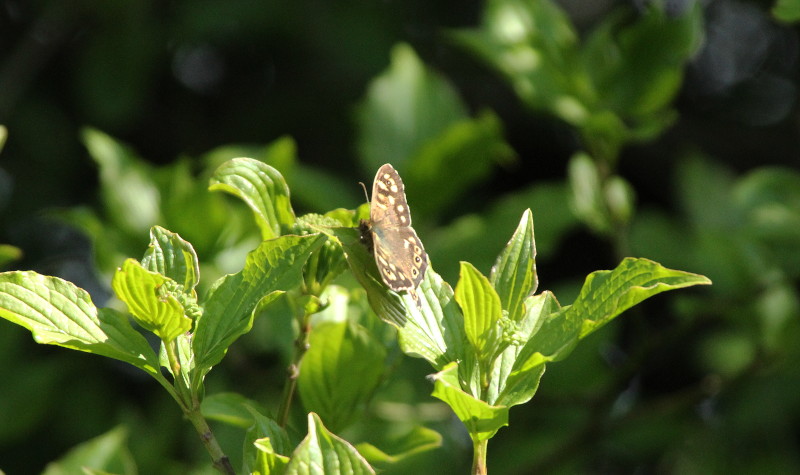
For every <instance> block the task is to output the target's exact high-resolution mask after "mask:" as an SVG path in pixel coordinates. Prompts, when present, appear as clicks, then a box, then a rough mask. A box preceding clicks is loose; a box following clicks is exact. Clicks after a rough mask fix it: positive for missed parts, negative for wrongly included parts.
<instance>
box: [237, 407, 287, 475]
mask: <svg viewBox="0 0 800 475" xmlns="http://www.w3.org/2000/svg"><path fill="white" fill-rule="evenodd" d="M250 412H251V417H252V418H253V420H254V423H253V425H252V427H250V429H248V430H247V434H246V435H245V438H244V463H245V465H244V473H251V474H263V475H269V474H275V475H280V474H283V473H284V468H285V467H286V465H288V463H289V457H287V456H286V455H288V454H289V451H290V450H291V449H292V447H290V445H289V436H288V435H287V434H286V431H285V430H284V429H283V428H281V427H280V426H279V425H278V423H277V422H275V421H273V420H272V419H270V418H269V417H266V416H264V415H263V414H261V413H259V412H257V411H255V410H252V409H251V410H250Z"/></svg>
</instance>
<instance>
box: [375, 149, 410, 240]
mask: <svg viewBox="0 0 800 475" xmlns="http://www.w3.org/2000/svg"><path fill="white" fill-rule="evenodd" d="M369 214H370V216H369V217H370V221H372V225H373V226H375V225H377V226H380V227H383V228H390V227H396V226H400V227H403V226H411V212H410V211H409V210H408V203H407V202H406V193H405V189H404V187H403V180H402V179H401V178H400V175H399V174H398V173H397V171H396V170H395V169H394V168H393V167H392V166H391V165H389V164H388V163H387V164H386V165H383V166H382V167H380V168H379V169H378V173H376V174H375V181H374V182H373V183H372V202H371V203H370V213H369Z"/></svg>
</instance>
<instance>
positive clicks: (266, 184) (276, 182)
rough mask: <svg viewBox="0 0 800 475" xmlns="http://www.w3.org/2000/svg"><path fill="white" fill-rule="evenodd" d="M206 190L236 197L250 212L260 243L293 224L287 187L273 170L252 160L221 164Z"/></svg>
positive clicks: (237, 160) (279, 233) (238, 160)
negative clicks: (259, 236) (259, 233)
mask: <svg viewBox="0 0 800 475" xmlns="http://www.w3.org/2000/svg"><path fill="white" fill-rule="evenodd" d="M209 189H210V190H212V191H213V190H221V191H225V192H227V193H231V194H232V195H234V196H237V197H239V198H240V199H241V200H243V201H244V202H245V203H247V206H249V207H250V209H251V210H252V211H253V213H254V215H255V218H256V223H257V224H258V227H259V229H260V230H261V238H262V239H265V240H266V239H272V238H275V237H278V236H280V235H281V231H282V230H284V229H286V228H287V227H289V226H291V225H292V224H293V223H294V220H295V216H294V211H293V210H292V205H291V203H290V202H289V187H288V186H287V185H286V180H284V178H283V176H282V175H281V174H280V172H278V170H276V169H275V168H273V167H271V166H269V165H267V164H266V163H263V162H259V161H258V160H253V159H252V158H234V159H232V160H229V161H227V162H225V163H223V164H222V165H221V166H220V167H219V168H218V169H217V170H216V171H215V172H214V176H213V177H212V178H211V186H210V187H209Z"/></svg>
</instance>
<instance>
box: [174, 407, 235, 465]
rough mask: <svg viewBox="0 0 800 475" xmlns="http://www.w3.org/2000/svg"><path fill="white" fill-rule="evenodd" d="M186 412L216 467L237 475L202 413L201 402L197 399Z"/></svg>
mask: <svg viewBox="0 0 800 475" xmlns="http://www.w3.org/2000/svg"><path fill="white" fill-rule="evenodd" d="M185 414H186V417H188V418H189V420H190V421H191V422H192V425H193V426H194V428H195V429H197V433H198V434H200V440H201V441H203V445H205V447H206V450H208V453H209V454H210V455H211V460H212V461H213V464H214V468H216V469H217V470H218V471H220V472H221V473H224V474H226V475H236V471H234V470H233V465H231V461H230V460H229V459H228V456H227V455H225V453H224V452H223V451H222V447H220V445H219V442H217V438H216V437H214V433H213V432H211V427H209V425H208V422H206V419H205V418H204V417H203V415H202V414H201V413H200V402H199V401H197V400H196V399H195V400H194V401H193V403H192V408H191V410H187V411H185Z"/></svg>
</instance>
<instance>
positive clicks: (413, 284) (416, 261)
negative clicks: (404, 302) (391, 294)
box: [372, 227, 428, 292]
mask: <svg viewBox="0 0 800 475" xmlns="http://www.w3.org/2000/svg"><path fill="white" fill-rule="evenodd" d="M372 240H373V246H374V247H373V249H374V252H375V263H376V264H377V265H378V270H379V271H380V273H381V277H382V278H383V282H384V283H385V284H386V285H387V287H389V288H390V289H392V290H394V291H395V292H399V291H402V290H406V291H414V290H415V289H416V288H417V287H418V286H419V284H420V282H422V279H423V277H425V271H426V270H427V269H428V255H427V254H426V253H425V249H424V248H423V247H422V241H420V239H419V237H418V236H417V233H416V232H415V231H414V230H413V229H412V228H408V227H405V228H398V229H392V230H391V231H390V232H384V230H382V229H380V228H378V229H375V228H373V229H372Z"/></svg>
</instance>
